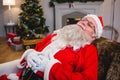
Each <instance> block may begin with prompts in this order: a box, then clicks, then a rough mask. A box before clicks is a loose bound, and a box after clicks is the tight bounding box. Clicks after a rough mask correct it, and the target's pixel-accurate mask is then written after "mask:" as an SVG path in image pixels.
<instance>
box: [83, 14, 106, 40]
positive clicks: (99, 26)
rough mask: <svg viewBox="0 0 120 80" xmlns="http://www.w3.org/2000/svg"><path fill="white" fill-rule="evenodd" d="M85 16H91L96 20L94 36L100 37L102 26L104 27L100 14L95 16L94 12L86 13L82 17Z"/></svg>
mask: <svg viewBox="0 0 120 80" xmlns="http://www.w3.org/2000/svg"><path fill="white" fill-rule="evenodd" d="M86 17H92V18H93V19H94V20H95V21H96V24H97V27H96V29H95V31H96V34H95V36H96V38H100V37H101V35H102V32H103V27H104V25H103V20H102V16H96V15H94V14H88V15H86V16H85V17H84V18H86Z"/></svg>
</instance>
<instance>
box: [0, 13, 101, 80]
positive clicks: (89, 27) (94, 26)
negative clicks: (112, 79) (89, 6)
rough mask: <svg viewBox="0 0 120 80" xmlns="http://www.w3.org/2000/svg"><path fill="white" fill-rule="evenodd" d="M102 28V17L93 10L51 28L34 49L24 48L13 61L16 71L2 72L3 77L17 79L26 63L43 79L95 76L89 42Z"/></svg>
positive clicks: (95, 59) (93, 53)
mask: <svg viewBox="0 0 120 80" xmlns="http://www.w3.org/2000/svg"><path fill="white" fill-rule="evenodd" d="M102 31H103V21H102V17H100V16H96V15H93V14H88V15H87V16H85V17H83V18H82V19H81V20H80V21H79V22H78V23H77V24H72V25H67V26H64V27H63V28H61V29H59V30H56V31H54V32H53V33H52V34H50V35H48V36H47V37H45V38H44V39H43V40H42V41H41V42H39V43H37V44H36V48H35V49H28V50H26V51H25V52H24V54H23V56H22V57H21V59H20V60H19V61H17V63H16V67H17V68H18V69H20V72H18V73H10V74H8V75H6V76H5V77H6V80H7V79H10V80H19V79H20V76H21V75H22V71H24V68H27V67H30V68H31V69H32V71H33V72H34V73H36V75H38V76H40V77H43V79H44V80H97V75H98V74H97V73H98V54H97V50H96V47H95V46H94V45H92V44H91V42H92V41H93V40H95V39H96V38H99V37H100V36H101V35H102ZM2 67H3V65H2ZM0 70H1V69H0ZM1 77H3V76H1ZM5 77H4V78H5ZM4 80H5V79H4Z"/></svg>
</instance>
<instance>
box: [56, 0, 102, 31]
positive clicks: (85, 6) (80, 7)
mask: <svg viewBox="0 0 120 80" xmlns="http://www.w3.org/2000/svg"><path fill="white" fill-rule="evenodd" d="M101 3H102V2H87V3H80V2H75V3H73V4H72V5H73V7H71V8H70V7H69V4H68V3H63V4H58V3H55V29H59V28H61V27H62V16H64V15H66V14H70V13H73V12H80V13H83V14H88V13H91V14H96V15H99V8H100V4H101Z"/></svg>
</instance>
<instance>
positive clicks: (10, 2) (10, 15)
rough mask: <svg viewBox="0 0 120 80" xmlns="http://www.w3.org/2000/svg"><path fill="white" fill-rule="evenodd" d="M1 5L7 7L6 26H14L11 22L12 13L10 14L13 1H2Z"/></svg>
mask: <svg viewBox="0 0 120 80" xmlns="http://www.w3.org/2000/svg"><path fill="white" fill-rule="evenodd" d="M3 5H7V6H8V7H9V11H8V12H9V13H8V21H9V22H8V23H7V25H14V24H15V23H14V22H13V18H12V12H11V6H12V5H15V0H3Z"/></svg>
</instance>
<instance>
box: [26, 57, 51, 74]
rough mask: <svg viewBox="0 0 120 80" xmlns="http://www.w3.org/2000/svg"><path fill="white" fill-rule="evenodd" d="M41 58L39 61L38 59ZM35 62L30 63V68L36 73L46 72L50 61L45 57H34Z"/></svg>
mask: <svg viewBox="0 0 120 80" xmlns="http://www.w3.org/2000/svg"><path fill="white" fill-rule="evenodd" d="M36 58H39V59H36ZM34 59H35V60H31V61H29V64H28V65H29V66H30V67H31V69H32V70H33V71H34V72H36V71H41V72H44V70H45V67H46V64H47V63H48V61H49V59H48V58H46V57H45V56H43V55H39V56H37V57H34Z"/></svg>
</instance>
